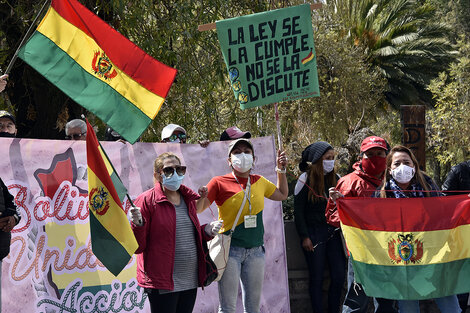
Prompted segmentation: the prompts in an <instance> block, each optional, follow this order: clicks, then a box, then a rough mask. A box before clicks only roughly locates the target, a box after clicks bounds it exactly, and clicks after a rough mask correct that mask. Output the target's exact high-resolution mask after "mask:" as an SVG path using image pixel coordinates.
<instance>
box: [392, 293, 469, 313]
mask: <svg viewBox="0 0 470 313" xmlns="http://www.w3.org/2000/svg"><path fill="white" fill-rule="evenodd" d="M434 301H436V304H437V306H438V307H439V310H441V312H442V313H460V312H462V310H460V306H459V301H458V300H457V296H456V295H453V296H447V297H443V298H436V299H434ZM398 308H399V309H400V313H419V301H418V300H399V301H398Z"/></svg>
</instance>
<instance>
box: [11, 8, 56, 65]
mask: <svg viewBox="0 0 470 313" xmlns="http://www.w3.org/2000/svg"><path fill="white" fill-rule="evenodd" d="M48 2H49V0H46V1H44V3H43V5H42V7H41V9H40V10H39V12H38V14H36V17H35V18H34V20H33V22H32V23H31V25H30V26H29V29H28V31H27V32H26V35H24V36H23V39H21V42H20V45H19V46H18V48H17V49H16V51H15V54H14V55H13V57H12V58H11V61H10V63H9V64H8V66H7V69H6V71H5V73H3V74H9V73H10V71H11V69H12V67H13V64H14V63H15V61H16V59H17V58H18V53H19V52H20V49H21V47H23V44H24V43H25V42H26V40H28V39H29V37H30V36H31V34H32V33H33V31H34V25H36V21H37V20H38V18H39V16H40V15H41V14H42V12H43V11H44V8H45V7H46V4H47V3H48Z"/></svg>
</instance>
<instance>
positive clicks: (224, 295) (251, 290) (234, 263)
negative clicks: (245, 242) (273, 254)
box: [219, 246, 264, 313]
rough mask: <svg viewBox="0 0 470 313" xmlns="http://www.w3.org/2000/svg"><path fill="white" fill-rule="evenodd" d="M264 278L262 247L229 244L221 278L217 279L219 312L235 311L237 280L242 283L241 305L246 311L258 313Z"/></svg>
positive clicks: (228, 312)
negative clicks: (242, 246)
mask: <svg viewBox="0 0 470 313" xmlns="http://www.w3.org/2000/svg"><path fill="white" fill-rule="evenodd" d="M263 280H264V247H263V246H260V247H255V248H250V249H246V248H241V247H235V246H230V254H229V257H228V260H227V267H226V268H225V271H224V274H223V276H222V279H220V281H219V303H220V304H219V313H235V309H236V305H237V297H238V282H239V281H241V283H242V295H243V306H244V308H245V312H246V313H260V299H261V290H262V287H263Z"/></svg>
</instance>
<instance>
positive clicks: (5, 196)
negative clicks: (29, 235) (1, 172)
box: [0, 178, 21, 261]
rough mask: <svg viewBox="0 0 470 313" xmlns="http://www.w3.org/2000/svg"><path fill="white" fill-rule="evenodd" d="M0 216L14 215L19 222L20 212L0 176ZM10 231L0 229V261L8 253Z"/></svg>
mask: <svg viewBox="0 0 470 313" xmlns="http://www.w3.org/2000/svg"><path fill="white" fill-rule="evenodd" d="M0 189H1V192H0V212H1V213H2V214H1V215H0V217H5V216H14V217H15V221H16V224H18V223H19V222H20V218H21V217H20V214H19V212H18V210H17V208H16V205H15V202H14V200H15V198H13V196H12V195H11V194H10V192H9V191H8V187H7V186H6V185H5V184H4V183H3V180H2V179H1V178H0ZM10 242H11V233H10V232H8V233H6V232H4V231H1V230H0V261H1V260H3V258H4V257H6V256H7V255H8V253H10Z"/></svg>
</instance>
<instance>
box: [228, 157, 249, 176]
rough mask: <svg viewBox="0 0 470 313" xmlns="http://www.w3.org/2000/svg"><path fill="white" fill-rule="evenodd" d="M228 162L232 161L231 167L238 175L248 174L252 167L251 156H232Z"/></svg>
mask: <svg viewBox="0 0 470 313" xmlns="http://www.w3.org/2000/svg"><path fill="white" fill-rule="evenodd" d="M230 160H231V161H232V167H233V168H234V169H235V170H237V171H238V172H240V173H245V172H248V171H249V170H250V169H251V167H252V166H253V156H252V155H251V154H246V153H240V154H232V155H230Z"/></svg>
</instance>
